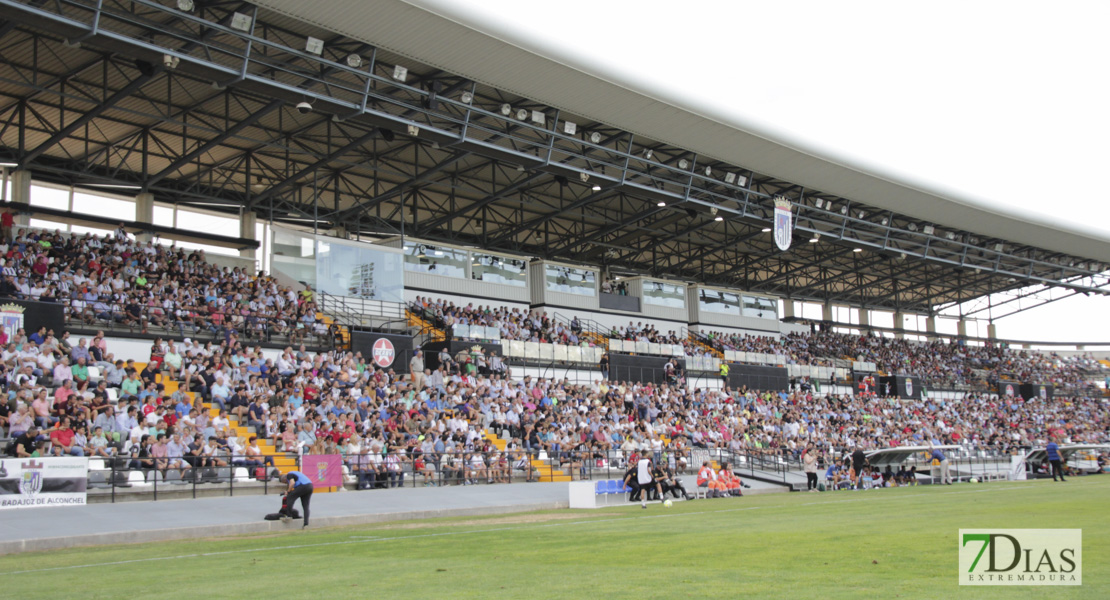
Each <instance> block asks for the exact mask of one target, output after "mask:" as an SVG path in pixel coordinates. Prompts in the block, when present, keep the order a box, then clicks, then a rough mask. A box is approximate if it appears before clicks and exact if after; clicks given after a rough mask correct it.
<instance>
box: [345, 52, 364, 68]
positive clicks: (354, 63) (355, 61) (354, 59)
mask: <svg viewBox="0 0 1110 600" xmlns="http://www.w3.org/2000/svg"><path fill="white" fill-rule="evenodd" d="M347 66H348V67H351V68H352V69H357V68H359V67H361V66H362V57H361V56H359V55H357V54H348V55H347Z"/></svg>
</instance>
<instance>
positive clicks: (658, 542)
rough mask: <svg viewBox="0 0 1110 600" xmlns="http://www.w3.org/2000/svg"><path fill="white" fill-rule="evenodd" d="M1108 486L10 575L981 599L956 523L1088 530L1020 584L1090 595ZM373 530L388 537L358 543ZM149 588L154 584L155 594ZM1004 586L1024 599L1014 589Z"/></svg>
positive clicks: (991, 487)
mask: <svg viewBox="0 0 1110 600" xmlns="http://www.w3.org/2000/svg"><path fill="white" fill-rule="evenodd" d="M1108 483H1110V478H1107V479H1106V480H1105V483H1104V480H1103V479H1102V478H1101V477H1092V478H1087V479H1077V480H1076V481H1075V482H1070V481H1069V483H1068V484H1066V485H1052V483H1051V482H1028V483H997V484H984V485H980V486H971V485H960V486H954V487H945V488H931V487H918V488H898V489H887V490H874V491H866V492H837V493H826V494H790V495H765V496H753V497H748V498H743V499H733V500H712V501H698V502H691V503H677V504H676V505H675V506H674V507H673V508H671V509H664V508H662V507H661V506H659V505H653V506H651V508H650V510H648V511H641V510H640V509H639V508H638V507H636V508H623V507H622V508H619V509H603V512H604V513H607V514H603V515H601V516H597V517H590V515H591V514H596V513H589V512H585V513H581V514H580V515H577V517H576V518H575V519H574V520H559V521H552V522H540V523H528V524H519V525H498V526H493V527H490V526H483V525H482V523H483V522H484V521H494V522H496V521H497V519H503V518H504V516H498V517H490V518H486V519H481V518H477V519H476V518H469V519H465V520H463V519H441V520H435V521H424V522H420V523H417V524H416V525H418V526H421V527H424V526H427V527H429V528H428V529H420V530H414V531H411V532H406V531H405V530H400V529H398V528H399V527H405V526H410V525H412V524H411V523H410V524H379V525H373V526H363V527H357V528H336V529H331V530H325V531H311V532H304V533H301V532H296V533H290V534H283V535H277V536H272V537H261V536H244V537H240V538H233V539H226V540H195V541H182V542H173V543H162V544H144V545H138V546H110V547H99V548H86V549H73V550H65V551H58V552H52V553H45V554H34V555H32V554H26V555H17V556H9V557H2V558H0V574H2V575H4V581H5V587H6V589H7V590H9V593H11V594H12V596H13V597H21V598H24V597H28V598H33V597H59V596H62V597H64V596H65V595H66V590H69V591H70V592H72V590H74V589H80V590H82V591H83V592H85V593H84V594H83V595H84V596H86V597H93V598H95V597H119V595H120V594H121V593H129V594H131V595H136V594H137V595H138V596H139V597H143V596H146V595H151V596H153V595H156V596H158V597H167V598H173V597H194V598H195V597H196V596H197V594H205V595H207V596H211V597H228V598H235V597H246V596H251V595H255V594H261V593H272V590H273V588H272V586H273V585H274V584H282V585H283V587H286V589H289V588H288V587H287V586H290V585H294V584H295V583H296V582H301V583H303V584H304V591H305V593H304V596H310V595H312V592H311V590H313V589H322V588H320V587H319V586H323V587H324V588H326V589H329V590H335V591H336V594H337V595H338V597H354V596H360V595H365V594H367V593H393V594H398V595H403V596H411V595H426V594H449V595H450V596H451V597H462V598H466V597H474V598H485V597H505V598H515V597H521V596H522V595H527V596H530V597H545V598H546V597H552V598H559V597H567V598H581V597H583V596H584V595H585V596H594V595H597V594H603V595H618V596H619V597H624V596H627V595H631V594H638V595H644V596H646V597H656V596H658V597H675V595H679V596H686V595H691V594H693V595H708V594H721V593H726V594H730V595H735V594H740V593H744V594H745V595H746V594H748V593H753V594H764V595H767V596H768V597H782V596H784V595H789V596H791V597H828V598H836V597H844V598H849V597H862V596H868V595H875V594H883V595H888V594H887V592H893V593H891V594H889V595H890V596H891V597H895V596H896V595H897V594H902V597H952V596H954V595H955V594H956V593H968V592H966V590H960V589H958V588H957V586H956V581H957V580H956V573H955V568H956V567H955V565H956V560H957V556H956V535H957V532H958V529H960V528H961V527H962V528H978V527H1007V528H1017V527H1033V528H1037V527H1081V528H1083V529H1084V564H1085V569H1084V581H1085V585H1084V586H1083V587H1082V588H1078V589H1077V588H1070V589H1062V588H1020V589H1019V591H1017V592H1016V593H1017V594H1018V596H1017V597H1025V596H1024V595H1025V594H1031V595H1033V596H1034V597H1035V596H1037V595H1038V594H1041V595H1042V596H1044V592H1048V591H1051V592H1052V597H1084V594H1086V593H1091V592H1094V591H1095V590H1097V589H1098V588H1097V587H1095V586H1105V585H1106V584H1107V583H1108V582H1107V580H1106V578H1105V577H1104V575H1103V572H1104V571H1105V569H1101V570H1100V569H1098V568H1097V566H1096V565H1099V564H1102V565H1105V564H1106V558H1107V556H1108V554H1110V551H1108V548H1107V547H1106V542H1105V540H1106V539H1107V533H1110V527H1108V523H1107V517H1106V515H1105V514H1104V513H1105V510H1102V507H1103V506H1104V502H1103V498H1104V497H1105V492H1106V491H1107V488H1108V487H1110V486H1108V485H1107V484H1108ZM710 507H712V508H710ZM549 512H550V511H549ZM613 512H619V513H621V514H620V515H619V516H611V514H612V513H613ZM566 513H567V511H561V514H562V515H565V514H566ZM544 514H548V513H534V516H535V517H536V518H542V517H543V515H544ZM461 522H465V523H467V524H465V525H460V524H459V523H461ZM369 533H373V534H375V535H377V536H380V537H378V538H376V539H351V536H352V535H358V534H369ZM126 561H134V562H126ZM872 561H875V562H874V563H873V562H872ZM94 563H99V564H94ZM88 565H91V566H88ZM42 569H56V570H53V571H49V572H42ZM17 571H26V572H25V573H22V574H17V573H15V572H17ZM259 578H260V579H261V580H265V583H263V582H262V581H256V579H259ZM153 582H157V586H156V588H149V587H146V586H147V585H148V584H149V583H153ZM737 586H741V587H737ZM1000 589H1001V588H1000ZM1102 589H1106V588H1105V587H1103V588H1102ZM267 590H269V592H268V591H267ZM1038 590H1043V591H1038ZM1001 591H1003V592H1007V593H1008V594H1009V595H1008V596H1007V597H1014V594H1015V592H1014V589H1013V588H1010V589H1001ZM998 594H999V591H997V590H994V589H993V588H992V589H987V590H978V589H977V590H974V596H975V597H1001V596H1000V595H998ZM298 595H299V594H298V593H294V594H293V596H294V597H297V596H298ZM1044 597H1047V596H1044ZM1089 597H1095V596H1089Z"/></svg>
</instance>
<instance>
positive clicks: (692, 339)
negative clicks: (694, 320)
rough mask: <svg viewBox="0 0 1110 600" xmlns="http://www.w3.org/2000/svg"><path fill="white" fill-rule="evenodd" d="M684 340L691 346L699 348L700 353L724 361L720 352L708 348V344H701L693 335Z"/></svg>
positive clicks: (710, 347)
mask: <svg viewBox="0 0 1110 600" xmlns="http://www.w3.org/2000/svg"><path fill="white" fill-rule="evenodd" d="M686 338H687V339H688V340H689V341H690V343H691V344H693V345H695V346H697V347H698V348H701V351H702V352H708V353H710V354H711V355H713V356H716V357H717V358H720V359H724V357H725V354H724V352H721V351H720V350H718V349H716V348H714V347H712V346H710V345H709V344H706V343H705V342H702V341H701V340H699V339H698V338H697V337H695V336H694V334H692V333H691V334H689V335H687V336H686Z"/></svg>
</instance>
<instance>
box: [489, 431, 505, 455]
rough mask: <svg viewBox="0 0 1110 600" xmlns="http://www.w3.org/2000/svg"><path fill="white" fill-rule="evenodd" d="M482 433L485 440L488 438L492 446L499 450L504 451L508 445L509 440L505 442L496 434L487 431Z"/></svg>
mask: <svg viewBox="0 0 1110 600" xmlns="http://www.w3.org/2000/svg"><path fill="white" fill-rule="evenodd" d="M483 435H484V436H485V438H486V439H487V440H489V442H490V443H491V444H493V447H494V448H497V449H498V450H499V451H500V452H504V451H505V448H507V447H508V446H509V442H506V441H505V440H503V439H501V438H499V437H497V436H496V435H493V434H492V433H490V432H488V431H486V432H484V433H483Z"/></svg>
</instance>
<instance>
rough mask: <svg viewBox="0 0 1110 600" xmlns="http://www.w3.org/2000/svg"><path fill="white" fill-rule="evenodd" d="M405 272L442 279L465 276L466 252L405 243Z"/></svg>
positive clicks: (416, 243) (417, 243)
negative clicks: (439, 276)
mask: <svg viewBox="0 0 1110 600" xmlns="http://www.w3.org/2000/svg"><path fill="white" fill-rule="evenodd" d="M404 250H405V270H406V271H412V272H415V273H427V274H429V275H441V276H444V277H465V276H466V261H467V257H466V254H467V253H466V250H456V249H454V248H447V247H443V246H433V245H431V244H425V243H422V242H405V247H404Z"/></svg>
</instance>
